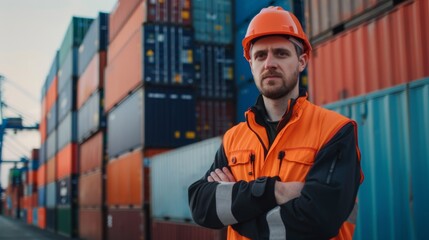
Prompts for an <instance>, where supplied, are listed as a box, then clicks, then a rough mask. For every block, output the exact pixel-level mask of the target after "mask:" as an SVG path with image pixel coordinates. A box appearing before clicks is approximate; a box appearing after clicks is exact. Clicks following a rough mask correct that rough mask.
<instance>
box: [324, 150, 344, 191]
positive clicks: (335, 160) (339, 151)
mask: <svg viewBox="0 0 429 240" xmlns="http://www.w3.org/2000/svg"><path fill="white" fill-rule="evenodd" d="M340 158H341V150H338V154H337V157H336V158H334V161H332V163H331V167H330V168H329V173H328V177H326V184H330V183H331V178H332V173H333V172H334V169H335V165H336V164H337V160H338V159H340Z"/></svg>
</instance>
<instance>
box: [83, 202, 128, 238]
mask: <svg viewBox="0 0 429 240" xmlns="http://www.w3.org/2000/svg"><path fill="white" fill-rule="evenodd" d="M127 221H128V220H127ZM78 224H79V237H80V238H83V239H88V240H103V239H106V238H105V237H104V236H105V234H104V231H105V229H104V228H105V226H106V220H105V218H104V213H103V210H102V209H101V208H82V207H80V208H79V221H78Z"/></svg>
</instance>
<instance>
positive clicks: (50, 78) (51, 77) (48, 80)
mask: <svg viewBox="0 0 429 240" xmlns="http://www.w3.org/2000/svg"><path fill="white" fill-rule="evenodd" d="M58 65H59V63H58V51H56V52H55V56H54V59H53V60H52V63H51V67H50V68H49V72H48V76H46V81H45V84H44V85H43V88H44V90H42V97H43V96H45V95H46V91H48V89H49V87H50V86H51V84H52V82H53V81H54V79H55V77H56V76H57V74H58V67H59V66H58Z"/></svg>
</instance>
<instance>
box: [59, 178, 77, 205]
mask: <svg viewBox="0 0 429 240" xmlns="http://www.w3.org/2000/svg"><path fill="white" fill-rule="evenodd" d="M77 187H78V178H77V176H74V175H73V176H69V177H66V178H64V179H62V180H59V181H57V193H56V194H57V197H56V199H57V206H70V205H71V204H73V203H76V202H77Z"/></svg>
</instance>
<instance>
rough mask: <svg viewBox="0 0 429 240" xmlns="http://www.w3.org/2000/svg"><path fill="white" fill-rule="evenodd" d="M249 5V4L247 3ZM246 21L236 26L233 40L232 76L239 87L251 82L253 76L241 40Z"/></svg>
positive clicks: (245, 28)
mask: <svg viewBox="0 0 429 240" xmlns="http://www.w3.org/2000/svg"><path fill="white" fill-rule="evenodd" d="M248 5H250V4H248ZM248 25H249V24H248V23H247V22H246V23H244V24H242V25H239V26H237V27H236V30H235V31H236V33H235V41H234V61H235V62H234V77H235V82H236V86H238V87H241V86H242V85H245V84H248V83H249V82H252V83H253V76H252V72H251V70H250V65H249V62H248V61H247V60H246V59H245V58H244V55H243V47H242V45H241V41H242V40H243V38H244V37H245V36H246V31H247V26H248Z"/></svg>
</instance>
